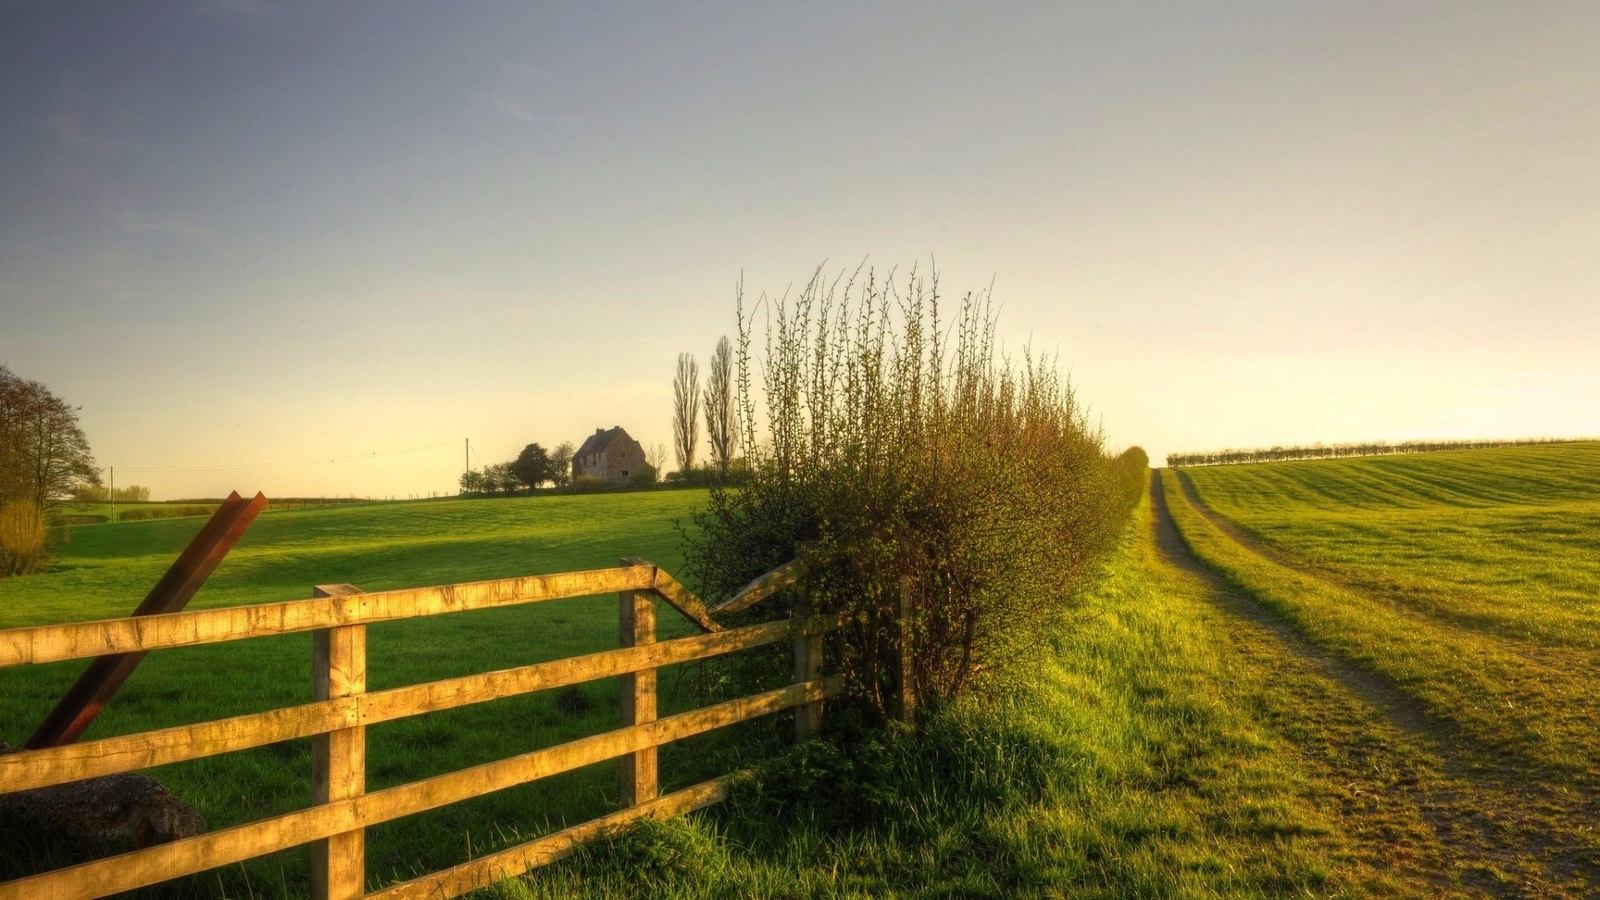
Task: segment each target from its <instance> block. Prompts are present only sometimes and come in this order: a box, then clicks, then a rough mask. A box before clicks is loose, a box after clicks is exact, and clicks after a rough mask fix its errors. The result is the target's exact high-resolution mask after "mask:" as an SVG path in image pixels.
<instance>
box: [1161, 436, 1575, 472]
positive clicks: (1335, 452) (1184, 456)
mask: <svg viewBox="0 0 1600 900" xmlns="http://www.w3.org/2000/svg"><path fill="white" fill-rule="evenodd" d="M1574 440H1578V439H1576V438H1520V439H1516V440H1457V441H1401V442H1399V443H1394V444H1391V443H1389V442H1387V441H1372V442H1368V443H1364V444H1311V445H1310V446H1293V447H1281V446H1280V447H1257V448H1254V449H1245V450H1232V449H1230V450H1209V451H1204V452H1197V453H1169V454H1167V465H1168V466H1170V467H1172V468H1178V467H1180V466H1236V465H1243V464H1246V463H1259V462H1283V461H1286V460H1295V459H1347V458H1350V457H1356V456H1393V455H1397V454H1403V453H1432V452H1435V451H1439V450H1488V449H1492V448H1494V447H1521V446H1524V445H1528V444H1565V443H1571V442H1572V441H1574Z"/></svg>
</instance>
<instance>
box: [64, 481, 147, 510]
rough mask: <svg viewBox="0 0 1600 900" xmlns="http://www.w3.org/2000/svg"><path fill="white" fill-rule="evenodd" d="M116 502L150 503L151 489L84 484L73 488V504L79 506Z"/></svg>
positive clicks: (136, 486) (132, 486)
mask: <svg viewBox="0 0 1600 900" xmlns="http://www.w3.org/2000/svg"><path fill="white" fill-rule="evenodd" d="M108 500H115V501H117V502H118V503H148V502H149V501H150V489H149V488H147V487H143V486H141V485H137V484H130V485H128V486H127V487H119V488H111V489H109V490H108V489H107V488H106V486H105V485H103V484H94V483H91V482H87V481H85V482H82V483H80V484H77V485H74V486H73V488H72V502H73V504H74V505H77V506H88V505H90V504H95V503H105V502H106V501H108Z"/></svg>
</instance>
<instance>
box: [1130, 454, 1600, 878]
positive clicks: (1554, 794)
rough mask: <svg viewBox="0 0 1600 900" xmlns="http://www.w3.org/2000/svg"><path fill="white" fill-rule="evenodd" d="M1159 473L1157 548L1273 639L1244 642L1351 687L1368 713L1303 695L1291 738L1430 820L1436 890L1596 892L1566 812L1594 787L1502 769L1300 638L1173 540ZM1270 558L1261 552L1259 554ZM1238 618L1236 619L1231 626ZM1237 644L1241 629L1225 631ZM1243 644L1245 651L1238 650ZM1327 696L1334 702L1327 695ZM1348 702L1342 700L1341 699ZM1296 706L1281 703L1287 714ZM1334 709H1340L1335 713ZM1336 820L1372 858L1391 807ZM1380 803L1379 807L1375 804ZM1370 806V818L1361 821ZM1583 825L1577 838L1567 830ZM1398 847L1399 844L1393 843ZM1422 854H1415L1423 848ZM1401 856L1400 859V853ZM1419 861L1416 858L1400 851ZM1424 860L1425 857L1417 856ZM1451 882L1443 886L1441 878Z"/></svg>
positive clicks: (1389, 690)
mask: <svg viewBox="0 0 1600 900" xmlns="http://www.w3.org/2000/svg"><path fill="white" fill-rule="evenodd" d="M1161 477H1162V473H1161V472H1159V471H1157V472H1152V475H1151V482H1150V484H1151V507H1152V511H1153V513H1154V515H1153V525H1154V529H1155V539H1156V544H1157V547H1158V549H1159V550H1160V552H1161V555H1162V556H1163V557H1164V559H1165V560H1166V561H1167V562H1168V563H1170V564H1171V565H1173V566H1174V567H1176V568H1178V569H1181V570H1183V571H1185V572H1187V573H1190V574H1191V575H1193V576H1194V577H1196V578H1198V579H1200V580H1201V581H1202V582H1203V583H1204V584H1205V585H1206V586H1207V587H1208V588H1209V591H1208V594H1209V598H1208V599H1209V600H1210V601H1211V603H1212V604H1213V606H1214V607H1215V608H1217V609H1218V610H1220V611H1221V612H1223V613H1224V614H1226V615H1227V616H1230V617H1232V618H1234V619H1235V620H1237V621H1240V622H1242V623H1248V625H1249V626H1251V628H1250V631H1252V632H1254V633H1256V634H1259V635H1266V636H1268V638H1267V640H1269V641H1270V643H1271V644H1272V645H1275V647H1268V648H1266V649H1265V650H1264V651H1263V650H1262V649H1261V648H1257V649H1256V650H1255V651H1253V652H1257V653H1261V652H1266V653H1268V654H1270V653H1280V654H1282V655H1285V656H1287V657H1290V658H1292V659H1293V660H1295V661H1297V662H1298V664H1300V665H1301V666H1303V667H1304V668H1305V669H1307V670H1309V671H1311V672H1314V673H1315V674H1316V675H1317V676H1320V678H1321V679H1323V680H1324V681H1325V682H1327V683H1328V684H1330V685H1334V686H1337V691H1339V692H1342V693H1344V694H1345V695H1347V696H1349V697H1353V698H1358V699H1359V700H1360V701H1361V703H1360V704H1359V706H1363V707H1364V708H1365V710H1366V712H1365V713H1364V715H1365V716H1366V717H1367V721H1366V722H1365V723H1362V722H1360V721H1356V720H1358V719H1360V718H1361V717H1362V715H1363V713H1362V712H1360V711H1359V709H1357V711H1355V712H1347V713H1346V714H1345V716H1344V720H1343V721H1332V720H1328V721H1323V722H1316V723H1313V725H1312V727H1311V728H1310V729H1307V728H1305V727H1304V725H1305V720H1306V719H1307V717H1315V716H1316V715H1318V712H1316V710H1317V709H1318V708H1319V707H1318V706H1317V704H1316V703H1315V702H1313V701H1312V699H1311V698H1309V697H1308V698H1307V703H1306V708H1305V709H1304V710H1302V711H1299V712H1298V715H1299V717H1300V719H1301V720H1302V721H1301V723H1300V724H1299V725H1296V724H1295V723H1292V722H1291V723H1289V725H1288V730H1289V731H1291V732H1295V731H1297V733H1296V734H1295V735H1294V736H1293V737H1292V738H1291V739H1293V740H1296V741H1297V742H1299V743H1303V744H1306V745H1308V747H1309V745H1312V744H1320V745H1322V746H1318V747H1316V748H1315V749H1316V752H1315V753H1314V754H1311V753H1308V761H1309V762H1310V763H1311V764H1313V765H1316V766H1319V767H1323V768H1325V769H1326V770H1328V771H1329V774H1330V775H1332V776H1333V777H1335V778H1337V779H1348V783H1349V784H1350V785H1352V790H1353V792H1354V793H1355V794H1356V795H1360V794H1363V793H1366V792H1367V791H1369V790H1370V791H1378V792H1388V793H1389V794H1390V795H1392V796H1388V797H1386V798H1385V801H1389V802H1391V803H1399V804H1401V805H1402V806H1404V807H1406V808H1410V809H1413V810H1414V811H1415V814H1416V815H1418V816H1420V818H1421V819H1422V820H1423V821H1424V822H1425V823H1426V825H1427V827H1428V828H1429V829H1431V831H1432V834H1433V837H1434V839H1435V840H1436V842H1437V853H1438V856H1439V859H1438V861H1437V865H1438V868H1439V871H1437V872H1431V873H1426V872H1425V873H1414V874H1421V875H1423V876H1424V878H1425V879H1430V878H1431V879H1439V878H1443V879H1446V880H1447V881H1448V882H1453V884H1449V885H1448V886H1447V885H1446V884H1439V885H1438V887H1440V888H1441V889H1442V892H1447V893H1459V892H1465V893H1466V894H1468V895H1476V896H1503V897H1589V896H1600V860H1597V858H1596V853H1595V843H1594V840H1593V832H1592V827H1593V826H1592V824H1590V825H1587V826H1583V825H1579V826H1574V824H1573V823H1574V821H1577V822H1580V823H1581V822H1589V823H1592V822H1593V821H1594V818H1593V816H1594V815H1595V813H1597V812H1600V808H1597V805H1596V803H1595V801H1594V798H1590V797H1585V796H1582V795H1581V794H1580V795H1576V796H1575V795H1574V794H1573V792H1571V791H1570V790H1567V789H1566V786H1557V787H1554V788H1552V787H1551V786H1549V785H1546V784H1542V783H1539V782H1538V781H1537V780H1535V779H1534V778H1533V777H1530V776H1528V775H1526V774H1523V773H1519V772H1515V771H1508V770H1506V769H1505V767H1504V766H1486V765H1485V764H1484V760H1483V758H1482V756H1481V754H1479V753H1477V752H1476V749H1475V748H1474V747H1473V746H1472V745H1471V744H1470V742H1469V741H1467V740H1465V739H1464V738H1463V737H1462V736H1461V735H1460V734H1458V733H1457V732H1456V731H1455V729H1454V728H1452V727H1451V726H1450V724H1449V723H1447V722H1441V721H1439V720H1437V719H1430V718H1429V717H1428V716H1427V715H1426V713H1425V711H1424V708H1423V706H1422V704H1421V703H1420V702H1419V701H1417V700H1416V699H1415V698H1414V697H1412V696H1410V695H1409V694H1407V693H1405V692H1404V691H1402V690H1401V689H1400V688H1399V687H1398V686H1396V685H1395V684H1394V683H1393V682H1391V681H1390V680H1389V679H1387V678H1385V677H1383V676H1381V675H1377V674H1375V673H1373V672H1370V671H1368V670H1366V669H1363V668H1361V667H1360V666H1357V665H1356V664H1354V663H1352V662H1350V661H1349V660H1347V659H1344V658H1343V657H1340V656H1338V655H1337V654H1334V653H1332V652H1329V651H1328V650H1325V649H1323V648H1322V647H1320V646H1318V645H1316V644H1314V643H1312V642H1310V641H1309V640H1307V639H1306V638H1305V637H1304V636H1303V635H1301V634H1300V633H1299V632H1298V631H1296V630H1295V629H1294V628H1292V627H1291V626H1290V625H1289V624H1287V623H1286V622H1284V621H1283V620H1282V619H1280V618H1278V617H1277V616H1276V615H1275V614H1274V613H1272V612H1271V611H1270V610H1268V609H1267V608H1265V607H1264V606H1262V605H1261V604H1260V603H1258V602H1257V601H1255V600H1254V599H1253V598H1251V597H1249V596H1248V595H1246V594H1244V593H1243V592H1241V591H1239V590H1237V589H1235V588H1234V587H1233V586H1232V585H1231V584H1229V582H1228V581H1227V580H1226V579H1224V578H1223V577H1222V576H1220V575H1219V574H1218V573H1217V572H1215V571H1214V570H1212V569H1211V568H1210V567H1208V566H1207V565H1206V564H1205V563H1203V562H1201V561H1200V560H1199V559H1198V558H1197V557H1196V556H1195V555H1194V553H1193V552H1192V551H1191V550H1190V549H1189V547H1188V545H1187V544H1186V543H1185V542H1184V540H1183V537H1182V536H1181V535H1180V534H1179V533H1178V530H1177V527H1176V525H1175V524H1174V523H1173V520H1172V516H1171V514H1170V511H1169V510H1168V509H1167V505H1166V498H1165V495H1164V494H1163V492H1162V489H1161ZM1179 483H1180V486H1181V487H1183V489H1184V494H1185V497H1186V499H1188V500H1189V502H1190V503H1191V505H1192V506H1194V508H1195V509H1196V510H1197V511H1198V512H1200V513H1201V514H1203V515H1205V516H1206V517H1207V519H1208V520H1210V521H1212V522H1214V523H1215V524H1217V525H1218V527H1219V528H1221V529H1222V530H1223V532H1224V533H1225V534H1227V535H1228V536H1229V537H1231V538H1233V539H1235V540H1237V541H1238V542H1239V543H1240V544H1242V545H1243V546H1245V547H1246V548H1248V549H1251V550H1252V551H1253V552H1257V553H1260V551H1259V550H1258V549H1257V548H1256V546H1255V543H1254V542H1253V541H1251V540H1250V539H1249V538H1248V536H1247V535H1243V534H1240V533H1239V530H1238V529H1237V528H1236V527H1235V526H1233V525H1232V523H1229V522H1226V521H1222V520H1219V518H1218V517H1217V516H1216V515H1215V514H1214V513H1212V512H1211V511H1210V510H1208V509H1206V508H1205V506H1204V505H1203V504H1201V503H1200V502H1199V500H1198V498H1197V497H1194V496H1193V495H1192V489H1191V488H1190V486H1189V485H1188V484H1186V483H1184V482H1183V481H1182V480H1181V479H1180V482H1179ZM1260 555H1262V556H1265V557H1266V558H1268V559H1271V556H1270V555H1269V554H1264V553H1262V554H1260ZM1242 631H1243V629H1241V632H1242ZM1234 640H1235V642H1236V643H1240V644H1241V645H1243V644H1244V643H1245V642H1246V641H1247V638H1246V636H1244V635H1243V634H1242V633H1241V634H1240V635H1236V636H1235V638H1234ZM1245 652H1252V651H1250V650H1248V649H1247V650H1246V651H1245ZM1332 708H1335V709H1338V708H1340V707H1339V706H1338V704H1334V705H1333V707H1332ZM1343 709H1345V710H1349V709H1350V707H1349V706H1345V707H1343ZM1293 715H1296V713H1291V716H1293ZM1334 718H1339V717H1338V716H1335V717H1334ZM1297 729H1298V730H1297ZM1384 731H1392V732H1394V733H1395V734H1396V735H1397V736H1398V737H1397V738H1396V739H1395V740H1384V739H1381V738H1379V739H1371V738H1370V737H1369V736H1370V735H1376V734H1378V733H1380V732H1384ZM1378 772H1389V773H1394V772H1399V773H1400V774H1399V777H1389V778H1379V779H1375V778H1374V777H1373V776H1374V773H1378ZM1347 805H1348V806H1349V810H1348V812H1349V816H1348V817H1347V826H1348V827H1349V828H1350V830H1351V831H1352V833H1354V834H1357V835H1361V834H1363V833H1364V832H1365V837H1364V840H1367V841H1369V842H1376V844H1375V846H1376V851H1377V852H1376V855H1377V857H1378V858H1380V859H1381V858H1382V857H1383V856H1384V855H1385V854H1384V853H1383V850H1384V847H1383V846H1382V842H1383V841H1384V837H1383V835H1384V834H1386V833H1387V830H1388V829H1390V827H1391V826H1390V825H1388V824H1387V822H1386V819H1388V818H1392V817H1393V815H1394V814H1395V810H1394V808H1392V805H1391V806H1390V807H1385V806H1384V803H1383V802H1379V803H1377V804H1376V805H1371V804H1369V805H1368V807H1367V808H1365V809H1363V808H1361V806H1360V805H1359V804H1347ZM1386 810H1387V811H1386ZM1368 817H1370V818H1371V819H1373V820H1375V821H1373V822H1368V821H1363V819H1364V818H1368ZM1575 828H1576V830H1577V831H1582V830H1584V829H1585V828H1587V829H1590V834H1589V836H1588V837H1587V838H1585V837H1584V836H1583V835H1582V834H1579V833H1574V830H1575ZM1397 855H1403V854H1397ZM1426 855H1427V854H1423V855H1422V857H1423V858H1425V857H1426ZM1404 864H1405V863H1402V865H1404ZM1410 864H1412V865H1419V866H1420V865H1424V863H1423V862H1422V858H1413V859H1411V860H1410ZM1428 867H1429V868H1432V866H1428ZM1452 888H1453V890H1452Z"/></svg>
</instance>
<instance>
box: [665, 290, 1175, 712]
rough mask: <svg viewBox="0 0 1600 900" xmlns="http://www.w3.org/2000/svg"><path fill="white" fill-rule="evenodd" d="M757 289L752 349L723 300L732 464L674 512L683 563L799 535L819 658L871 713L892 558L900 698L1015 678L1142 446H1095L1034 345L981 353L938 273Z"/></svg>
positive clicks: (759, 558) (767, 605) (1086, 556)
mask: <svg viewBox="0 0 1600 900" xmlns="http://www.w3.org/2000/svg"><path fill="white" fill-rule="evenodd" d="M841 283H842V286H841ZM762 302H763V303H764V304H766V306H767V321H766V323H765V329H766V342H765V348H764V353H763V355H762V357H761V359H760V360H759V361H758V362H759V366H757V365H755V364H753V363H752V360H751V350H750V344H751V337H752V332H753V331H754V330H755V327H756V322H755V320H754V317H753V315H747V314H746V312H745V310H744V305H743V297H742V295H741V297H740V304H739V353H738V385H737V390H738V399H739V407H740V409H739V413H740V415H739V420H740V422H741V425H742V427H743V428H744V430H745V434H744V440H743V443H744V446H745V448H746V454H747V460H748V477H747V480H746V481H745V483H744V484H742V485H739V486H728V485H723V486H721V487H714V489H713V491H712V493H711V495H710V500H709V503H708V506H707V508H706V509H705V511H703V512H702V513H700V514H698V515H696V517H695V523H696V524H697V525H698V526H699V527H698V529H696V530H686V531H685V534H684V543H685V558H686V560H687V570H688V572H689V574H690V575H691V577H693V578H695V579H696V580H697V581H698V582H699V583H700V587H701V589H702V590H703V591H704V592H705V595H706V596H710V597H725V596H728V595H729V594H731V593H732V592H734V591H736V590H737V589H738V588H739V587H741V586H742V585H744V584H745V583H746V582H748V581H749V579H751V578H753V577H754V576H756V575H759V574H760V573H762V572H764V571H766V570H768V569H770V568H772V567H774V566H776V565H778V564H780V563H783V562H786V561H788V560H789V559H792V558H794V556H795V555H796V553H797V552H799V551H800V550H801V548H802V547H804V548H805V549H806V553H807V554H808V555H809V557H810V558H811V560H812V563H813V565H812V567H811V570H812V574H811V576H810V578H809V583H808V585H807V588H806V589H807V590H808V591H809V592H810V593H811V596H812V598H813V602H814V603H815V605H816V607H817V608H818V609H820V610H823V611H838V612H843V613H846V614H848V618H849V624H848V625H847V626H846V627H845V628H844V629H843V630H842V631H841V632H840V635H839V638H838V640H837V641H835V642H834V647H833V648H832V652H833V656H834V659H833V660H832V661H831V662H830V663H829V666H830V668H832V669H834V670H836V671H837V670H840V669H842V670H843V671H844V672H845V674H846V675H847V684H849V686H850V687H849V690H850V691H851V692H852V697H853V699H854V700H855V701H856V703H857V704H858V706H859V707H860V708H862V709H863V710H864V711H866V712H867V714H868V715H869V717H870V716H878V717H881V716H883V715H884V714H886V713H887V712H888V711H889V709H888V707H889V703H888V697H889V696H891V694H892V691H893V688H894V686H893V684H892V680H891V674H892V667H891V666H890V665H889V662H890V660H891V659H893V658H895V656H896V653H897V646H898V637H897V634H898V632H897V628H896V616H895V613H896V610H897V608H898V601H899V596H900V590H901V584H902V580H907V581H909V584H910V586H911V590H912V595H913V598H914V599H913V602H914V609H915V613H914V631H913V642H914V648H913V649H914V653H913V658H914V663H915V671H914V673H913V679H912V681H913V684H912V687H913V689H914V691H915V693H916V696H917V698H918V700H919V701H920V702H922V703H929V702H933V703H938V702H942V701H948V700H950V699H953V698H955V697H957V696H960V695H962V694H963V693H965V692H967V691H969V690H974V689H979V690H991V691H993V690H999V689H1001V688H1002V687H1003V686H1004V685H1005V684H1007V683H1008V681H1009V680H1011V679H1015V678H1025V677H1026V674H1027V672H1028V671H1029V667H1030V663H1031V662H1032V660H1034V659H1035V658H1037V655H1038V654H1039V653H1040V652H1042V651H1043V650H1044V649H1045V642H1046V638H1047V636H1048V635H1049V634H1051V633H1052V632H1053V631H1054V630H1055V629H1057V628H1058V627H1059V626H1061V625H1063V624H1064V623H1065V621H1066V620H1067V616H1068V614H1069V611H1070V609H1071V597H1072V594H1073V591H1074V590H1075V588H1076V587H1077V585H1078V583H1079V579H1080V576H1082V575H1083V574H1085V573H1086V572H1088V571H1089V569H1090V567H1091V566H1092V564H1093V563H1094V562H1095V561H1096V560H1097V559H1098V558H1099V557H1100V556H1101V555H1102V554H1103V553H1104V552H1106V551H1107V550H1109V549H1110V547H1111V546H1112V545H1113V543H1114V540H1115V538H1116V535H1117V534H1118V532H1119V531H1120V529H1121V526H1122V524H1123V522H1124V521H1125V520H1126V518H1127V515H1128V513H1129V512H1130V511H1131V509H1132V508H1133V505H1134V503H1135V502H1136V501H1137V498H1138V491H1139V490H1140V489H1141V488H1142V485H1143V480H1144V477H1145V476H1144V474H1143V471H1142V470H1140V471H1135V470H1136V468H1137V466H1138V464H1139V463H1140V461H1141V460H1143V451H1130V452H1129V454H1125V457H1126V459H1125V461H1123V462H1119V463H1113V461H1112V460H1111V459H1109V458H1108V456H1107V454H1106V452H1105V447H1104V440H1103V438H1102V436H1101V435H1100V433H1099V432H1098V431H1097V430H1095V429H1094V428H1092V427H1090V425H1089V424H1088V421H1087V419H1086V417H1085V415H1084V412H1083V410H1082V409H1081V408H1080V407H1079V406H1078V404H1077V401H1076V399H1075V398H1074V396H1073V393H1072V390H1071V387H1070V386H1069V385H1068V384H1067V383H1066V382H1065V381H1064V380H1063V379H1062V378H1061V376H1060V375H1058V374H1057V372H1056V369H1055V365H1054V360H1053V359H1051V358H1048V357H1045V358H1039V359H1035V358H1034V357H1033V356H1032V355H1031V354H1030V353H1027V352H1024V353H1023V355H1022V357H1021V358H1020V359H1016V360H1014V359H1011V358H1009V357H1005V356H1003V355H1002V354H1000V353H999V352H998V350H997V348H996V345H995V337H994V329H995V319H994V316H993V315H992V313H991V311H990V307H989V300H988V296H987V295H986V294H968V295H967V296H966V297H965V298H964V299H963V301H962V303H961V307H960V313H959V315H958V316H957V318H956V320H955V322H954V323H946V322H945V321H943V320H942V319H941V318H940V312H941V310H940V306H939V295H938V282H937V276H935V277H934V278H932V279H931V281H930V280H925V279H922V278H918V277H916V276H915V274H914V273H913V275H912V276H911V277H909V278H907V279H906V281H905V284H904V287H903V288H900V289H897V288H896V287H895V286H894V283H893V281H892V280H883V281H880V280H879V279H878V278H877V276H876V275H875V274H874V273H873V272H871V271H867V272H866V273H865V275H864V277H863V276H862V273H860V272H859V271H858V272H857V273H855V274H854V275H852V276H850V278H849V279H848V280H847V279H845V278H843V277H839V278H835V279H833V280H831V281H829V280H825V279H824V277H823V275H822V273H821V270H820V269H819V270H818V272H817V274H816V275H814V276H813V278H812V279H811V281H810V282H809V283H808V284H807V285H806V287H805V288H804V290H802V291H801V292H800V294H799V296H798V297H797V298H795V299H793V300H789V299H787V298H786V299H783V300H778V301H775V302H768V301H766V299H765V298H763V301H762ZM950 324H953V328H952V330H951V331H949V332H947V331H946V327H947V325H950ZM757 370H758V371H759V372H760V373H761V377H762V384H761V389H762V390H761V393H760V395H759V397H758V395H757V392H756V388H755V386H754V385H753V384H752V379H753V373H754V372H755V371H757ZM758 403H759V404H760V405H761V406H762V407H763V409H762V415H760V416H758V415H757V413H756V407H757V405H758ZM757 422H764V423H766V430H765V434H763V435H759V437H760V439H759V440H758V434H757V432H756V425H755V423H757ZM793 600H794V598H793V597H789V598H782V597H775V598H772V599H771V600H769V601H765V602H763V603H762V604H761V605H759V606H757V607H756V608H754V609H753V610H752V612H751V613H750V614H749V615H751V616H752V617H760V618H770V617H773V616H774V615H775V614H782V613H784V612H786V611H788V610H789V609H792V603H793Z"/></svg>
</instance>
